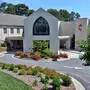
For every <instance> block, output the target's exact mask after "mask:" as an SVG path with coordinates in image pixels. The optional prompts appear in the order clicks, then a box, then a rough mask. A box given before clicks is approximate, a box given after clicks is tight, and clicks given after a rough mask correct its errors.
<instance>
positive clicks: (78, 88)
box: [56, 71, 86, 90]
mask: <svg viewBox="0 0 90 90" xmlns="http://www.w3.org/2000/svg"><path fill="white" fill-rule="evenodd" d="M56 72H58V73H62V72H60V71H56ZM70 77H71V76H70ZM71 79H72V82H73V84H74V86H75V90H86V89H85V87H84V86H83V85H82V84H81V82H79V81H78V80H77V79H75V78H73V77H71Z"/></svg>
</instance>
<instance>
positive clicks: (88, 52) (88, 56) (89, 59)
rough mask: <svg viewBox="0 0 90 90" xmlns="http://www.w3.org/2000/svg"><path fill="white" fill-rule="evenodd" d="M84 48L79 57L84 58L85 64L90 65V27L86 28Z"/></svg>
mask: <svg viewBox="0 0 90 90" xmlns="http://www.w3.org/2000/svg"><path fill="white" fill-rule="evenodd" d="M84 50H85V53H84V55H83V56H82V58H81V59H82V60H84V61H85V62H86V64H87V65H90V29H89V30H88V37H87V44H86V47H85V49H84Z"/></svg>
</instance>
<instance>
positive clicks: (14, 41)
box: [5, 37, 23, 51]
mask: <svg viewBox="0 0 90 90" xmlns="http://www.w3.org/2000/svg"><path fill="white" fill-rule="evenodd" d="M5 42H6V43H7V48H8V51H12V50H23V38H22V37H7V38H6V40H5Z"/></svg>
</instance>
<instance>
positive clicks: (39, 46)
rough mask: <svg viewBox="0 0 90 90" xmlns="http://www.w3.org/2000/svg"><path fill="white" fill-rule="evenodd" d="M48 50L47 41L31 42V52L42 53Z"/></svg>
mask: <svg viewBox="0 0 90 90" xmlns="http://www.w3.org/2000/svg"><path fill="white" fill-rule="evenodd" d="M46 48H48V41H47V40H34V41H33V50H34V51H39V52H42V50H45V49H46Z"/></svg>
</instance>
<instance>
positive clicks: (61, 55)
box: [59, 53, 68, 58]
mask: <svg viewBox="0 0 90 90" xmlns="http://www.w3.org/2000/svg"><path fill="white" fill-rule="evenodd" d="M59 57H62V58H68V55H67V54H66V53H60V54H59Z"/></svg>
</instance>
